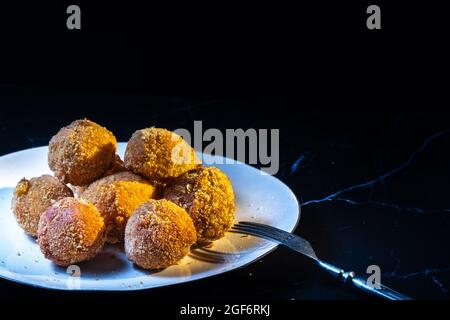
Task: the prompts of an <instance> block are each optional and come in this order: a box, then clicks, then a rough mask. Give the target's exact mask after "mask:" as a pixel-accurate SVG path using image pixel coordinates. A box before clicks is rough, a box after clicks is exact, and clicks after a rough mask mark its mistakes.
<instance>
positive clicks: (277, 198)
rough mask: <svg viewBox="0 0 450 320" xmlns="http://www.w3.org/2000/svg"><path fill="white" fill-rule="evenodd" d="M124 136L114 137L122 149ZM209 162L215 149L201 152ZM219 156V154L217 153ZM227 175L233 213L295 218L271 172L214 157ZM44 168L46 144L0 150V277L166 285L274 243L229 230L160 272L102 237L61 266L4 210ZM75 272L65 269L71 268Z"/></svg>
mask: <svg viewBox="0 0 450 320" xmlns="http://www.w3.org/2000/svg"><path fill="white" fill-rule="evenodd" d="M125 146H126V144H125V143H119V146H118V149H119V155H120V156H123V153H124V150H125ZM204 157H206V158H205V159H206V160H207V161H208V163H211V160H215V162H216V163H217V162H220V160H224V158H222V157H217V156H210V155H204ZM222 162H223V161H222ZM214 165H215V166H217V167H218V168H220V169H221V170H223V171H224V172H225V173H226V174H227V175H228V177H229V178H230V180H231V182H232V184H233V188H234V191H235V195H236V219H235V220H236V221H256V222H262V223H266V224H269V225H272V226H275V227H278V228H281V229H283V230H286V231H292V230H293V229H294V228H295V227H296V225H297V222H298V220H299V217H300V212H299V206H298V202H297V200H296V198H295V196H294V194H293V193H292V192H291V190H290V189H289V188H288V187H287V186H286V185H284V184H283V183H282V182H280V181H279V180H278V179H276V178H274V177H272V176H269V175H265V174H263V173H262V172H261V171H259V170H257V169H255V168H252V167H250V166H248V165H245V164H242V163H237V162H235V163H233V164H214ZM45 173H51V172H50V169H49V168H48V165H47V147H39V148H33V149H28V150H23V151H19V152H15V153H12V154H8V155H5V156H2V157H0V277H3V278H5V279H9V280H13V281H17V282H20V283H24V284H28V285H32V286H38V287H44V288H51V289H61V290H138V289H147V288H154V287H160V286H167V285H172V284H177V283H182V282H187V281H192V280H197V279H202V278H207V277H210V276H213V275H217V274H220V273H224V272H227V271H230V270H233V269H236V268H239V267H242V266H244V265H246V264H249V263H251V262H253V261H255V260H257V259H258V258H261V257H262V256H263V255H265V254H267V253H269V252H270V251H271V250H273V249H274V248H275V247H276V245H275V244H273V243H271V242H269V241H266V240H263V239H259V238H256V237H251V236H243V235H239V234H234V233H228V234H227V235H226V237H224V238H222V239H220V240H218V241H215V242H214V244H213V245H212V246H211V247H210V248H203V249H195V250H192V252H191V253H190V254H189V255H188V256H187V257H185V258H184V259H183V260H182V262H181V263H180V264H179V265H176V266H172V267H169V268H167V269H165V270H163V271H160V272H149V271H146V270H142V269H139V268H137V267H135V266H134V265H133V264H132V263H130V262H129V261H128V260H127V258H126V256H125V254H124V253H123V250H122V249H121V248H120V246H109V245H107V246H106V247H105V248H104V249H103V251H102V252H100V253H99V255H98V256H97V257H95V258H94V259H93V260H90V261H87V262H84V263H80V264H79V266H78V267H79V270H78V269H77V267H72V268H71V269H69V270H67V269H66V268H61V267H58V266H56V265H54V264H53V263H51V262H50V261H49V260H47V259H45V258H44V256H43V255H42V253H41V251H40V250H39V246H38V245H37V244H36V241H35V240H34V239H33V238H31V237H29V236H27V235H26V234H25V233H24V232H23V231H22V229H20V227H19V226H18V225H17V223H16V221H15V218H14V216H13V213H12V212H11V197H12V192H13V189H14V187H15V185H16V183H17V182H18V181H19V180H20V179H21V178H23V177H26V178H32V177H36V176H40V175H42V174H45ZM74 272H75V276H72V275H70V273H74Z"/></svg>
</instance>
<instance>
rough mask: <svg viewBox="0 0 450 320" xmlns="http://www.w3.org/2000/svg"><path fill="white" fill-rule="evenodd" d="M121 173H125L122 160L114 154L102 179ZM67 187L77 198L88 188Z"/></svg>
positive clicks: (84, 186) (86, 186)
mask: <svg viewBox="0 0 450 320" xmlns="http://www.w3.org/2000/svg"><path fill="white" fill-rule="evenodd" d="M123 171H127V169H126V168H125V164H124V163H123V161H122V159H120V157H119V156H118V155H117V154H116V155H115V158H114V161H113V163H112V165H111V167H110V168H109V169H108V171H106V172H105V175H104V176H103V177H107V176H110V175H113V174H115V173H118V172H123ZM103 177H102V178H103ZM100 179H101V178H100ZM94 182H95V181H94ZM67 186H68V187H69V188H70V190H72V192H73V194H74V196H75V197H78V198H79V197H81V196H82V195H83V192H84V191H85V190H86V189H87V188H88V187H89V184H88V185H83V186H74V185H71V184H68V185H67Z"/></svg>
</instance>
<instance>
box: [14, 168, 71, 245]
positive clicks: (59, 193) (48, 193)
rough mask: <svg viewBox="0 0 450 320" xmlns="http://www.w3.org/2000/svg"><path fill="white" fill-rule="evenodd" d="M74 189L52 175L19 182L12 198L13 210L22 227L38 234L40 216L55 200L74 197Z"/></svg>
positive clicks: (32, 233) (35, 234) (30, 233)
mask: <svg viewBox="0 0 450 320" xmlns="http://www.w3.org/2000/svg"><path fill="white" fill-rule="evenodd" d="M72 196H73V194H72V191H71V190H70V189H69V188H68V187H67V186H65V185H64V184H62V183H61V182H59V180H58V179H56V178H55V177H52V176H50V175H43V176H40V177H37V178H32V179H30V180H27V179H25V178H23V179H22V180H20V181H19V183H18V184H17V186H16V188H15V190H14V195H13V199H12V211H13V212H14V215H15V217H16V219H17V222H18V223H19V225H20V226H21V227H22V229H23V230H24V231H25V232H26V233H28V234H29V235H32V236H34V237H36V236H37V232H38V225H39V218H40V217H41V215H42V214H43V213H44V211H45V209H47V208H48V207H50V206H51V205H52V204H53V203H54V202H56V201H58V200H60V199H62V198H65V197H72Z"/></svg>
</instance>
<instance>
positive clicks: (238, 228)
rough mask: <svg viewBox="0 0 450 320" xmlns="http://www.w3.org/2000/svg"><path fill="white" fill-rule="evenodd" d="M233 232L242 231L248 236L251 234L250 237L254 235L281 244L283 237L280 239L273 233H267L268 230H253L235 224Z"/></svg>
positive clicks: (253, 228)
mask: <svg viewBox="0 0 450 320" xmlns="http://www.w3.org/2000/svg"><path fill="white" fill-rule="evenodd" d="M232 228H233V229H234V230H236V231H242V232H245V233H248V234H250V233H251V234H252V235H256V236H259V237H265V238H270V239H271V240H274V241H276V242H280V243H281V242H283V240H284V239H283V237H280V236H279V235H277V234H275V233H274V232H271V231H268V230H264V229H261V228H255V227H251V226H245V225H239V224H236V225H234V226H233V227H232Z"/></svg>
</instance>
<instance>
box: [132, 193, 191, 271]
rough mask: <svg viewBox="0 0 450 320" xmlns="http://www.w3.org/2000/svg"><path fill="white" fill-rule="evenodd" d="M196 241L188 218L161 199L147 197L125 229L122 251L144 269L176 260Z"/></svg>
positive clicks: (161, 265) (158, 266) (180, 209)
mask: <svg viewBox="0 0 450 320" xmlns="http://www.w3.org/2000/svg"><path fill="white" fill-rule="evenodd" d="M196 240H197V236H196V232H195V227H194V224H193V223H192V219H191V218H190V217H189V215H188V214H187V213H186V211H184V210H183V209H182V208H180V207H179V206H177V205H176V204H174V203H172V202H169V201H167V200H165V199H161V200H150V201H148V202H146V203H145V204H143V205H142V206H140V207H139V208H137V209H136V211H135V212H134V213H133V215H132V216H131V218H130V219H129V220H128V223H127V227H126V229H125V253H126V254H127V257H128V259H129V260H131V261H133V262H134V263H135V264H136V265H138V266H140V267H141V268H144V269H162V268H166V267H169V266H171V265H174V264H176V263H178V262H179V261H180V260H181V259H182V258H183V257H185V256H186V255H187V254H188V253H189V249H190V247H191V245H193V244H194V243H195V242H196Z"/></svg>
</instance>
